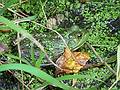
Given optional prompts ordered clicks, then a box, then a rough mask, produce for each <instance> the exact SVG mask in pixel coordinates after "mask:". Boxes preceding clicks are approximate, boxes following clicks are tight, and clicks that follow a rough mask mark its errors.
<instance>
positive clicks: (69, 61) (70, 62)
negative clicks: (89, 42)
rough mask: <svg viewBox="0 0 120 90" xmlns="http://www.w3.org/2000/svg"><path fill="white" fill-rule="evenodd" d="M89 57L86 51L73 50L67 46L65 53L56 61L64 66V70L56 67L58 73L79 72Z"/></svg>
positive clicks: (61, 66)
mask: <svg viewBox="0 0 120 90" xmlns="http://www.w3.org/2000/svg"><path fill="white" fill-rule="evenodd" d="M89 59H90V57H89V54H88V53H86V52H71V51H70V49H68V48H66V49H65V50H64V53H63V55H62V56H60V57H59V58H58V59H57V61H56V64H57V65H58V66H59V67H60V68H62V70H60V69H58V68H56V74H60V73H77V72H79V70H80V69H81V68H83V66H84V65H85V64H86V62H87V61H88V60H89Z"/></svg>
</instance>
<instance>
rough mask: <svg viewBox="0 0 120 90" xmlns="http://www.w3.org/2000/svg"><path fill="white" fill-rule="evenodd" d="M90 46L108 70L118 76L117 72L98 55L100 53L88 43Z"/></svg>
mask: <svg viewBox="0 0 120 90" xmlns="http://www.w3.org/2000/svg"><path fill="white" fill-rule="evenodd" d="M86 44H87V45H88V47H89V48H90V49H91V50H92V51H93V52H94V53H95V55H96V56H97V58H98V59H99V60H100V61H101V62H102V63H104V64H105V65H106V66H107V68H108V69H109V70H110V71H111V72H112V73H113V74H115V75H116V72H115V71H114V70H113V69H112V68H111V67H110V66H109V65H108V64H107V63H106V62H105V61H104V60H103V59H102V58H101V57H100V56H99V55H98V53H97V52H96V51H95V49H94V48H93V47H92V46H91V45H90V44H89V43H86Z"/></svg>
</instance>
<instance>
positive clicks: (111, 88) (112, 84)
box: [108, 80, 118, 90]
mask: <svg viewBox="0 0 120 90" xmlns="http://www.w3.org/2000/svg"><path fill="white" fill-rule="evenodd" d="M117 82H118V80H116V81H115V82H114V83H113V84H112V85H111V86H110V88H109V89H108V90H111V89H112V88H113V87H114V86H115V84H116V83H117Z"/></svg>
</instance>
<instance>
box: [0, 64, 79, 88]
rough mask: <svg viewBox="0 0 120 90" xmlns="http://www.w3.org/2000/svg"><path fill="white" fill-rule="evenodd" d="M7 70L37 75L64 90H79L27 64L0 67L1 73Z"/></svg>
mask: <svg viewBox="0 0 120 90" xmlns="http://www.w3.org/2000/svg"><path fill="white" fill-rule="evenodd" d="M6 70H23V71H25V72H28V73H30V74H32V75H35V76H36V77H39V78H41V79H43V80H45V81H47V82H48V83H50V84H52V85H55V86H57V87H60V88H63V89H65V90H79V89H76V88H73V87H70V86H67V85H65V84H63V83H60V82H59V81H58V80H57V79H55V78H53V77H52V76H50V75H48V74H46V73H45V72H43V71H42V70H40V69H38V68H35V67H33V66H30V65H25V64H4V65H1V66H0V72H2V71H6Z"/></svg>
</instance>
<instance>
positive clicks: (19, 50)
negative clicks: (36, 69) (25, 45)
mask: <svg viewBox="0 0 120 90" xmlns="http://www.w3.org/2000/svg"><path fill="white" fill-rule="evenodd" d="M19 38H20V34H19V33H17V39H18V40H19ZM17 46H18V53H19V58H21V49H20V42H19V43H18V44H17ZM21 63H22V61H21V59H20V64H21ZM21 76H22V77H21V79H22V84H23V83H24V80H23V71H22V70H21ZM22 90H24V85H22Z"/></svg>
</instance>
